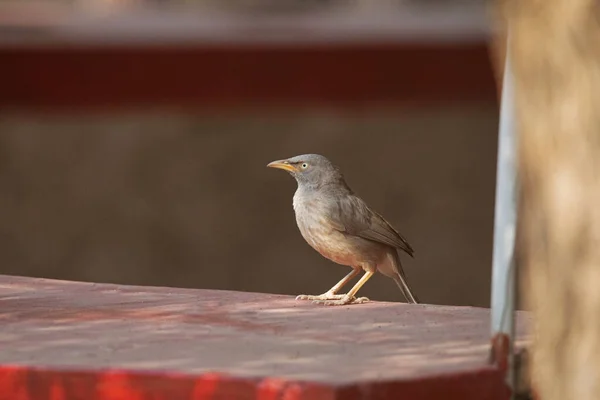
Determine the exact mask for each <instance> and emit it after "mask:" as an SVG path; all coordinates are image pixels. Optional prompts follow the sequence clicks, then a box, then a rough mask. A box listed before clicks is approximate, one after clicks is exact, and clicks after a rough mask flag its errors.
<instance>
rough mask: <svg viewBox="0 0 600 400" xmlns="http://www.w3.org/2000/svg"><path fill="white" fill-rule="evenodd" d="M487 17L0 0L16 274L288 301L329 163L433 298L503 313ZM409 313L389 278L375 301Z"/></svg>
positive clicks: (300, 5)
mask: <svg viewBox="0 0 600 400" xmlns="http://www.w3.org/2000/svg"><path fill="white" fill-rule="evenodd" d="M486 12H487V9H486V5H485V3H482V2H476V1H451V0H439V1H434V0H428V1H424V0H420V1H408V0H404V1H395V2H392V1H390V2H386V3H373V2H371V1H364V2H362V1H358V0H357V1H353V2H342V1H316V0H315V1H285V2H284V1H278V2H268V1H262V2H258V1H254V2H251V1H241V0H239V1H230V2H217V1H209V0H206V1H191V0H190V1H166V0H165V1H159V0H155V1H150V0H148V1H133V0H129V1H127V0H121V1H119V0H111V1H109V0H94V1H92V0H87V1H85V2H83V1H63V2H58V1H56V2H28V1H25V0H19V1H7V0H4V1H0V220H1V221H2V223H1V224H0V237H1V240H0V274H15V275H25V276H37V277H48V278H59V279H73V280H85V281H96V282H114V283H123V284H138V285H155V286H179V287H193V288H207V289H227V290H242V291H257V292H267V293H282V294H290V295H297V294H319V293H322V292H324V291H326V290H327V289H329V288H330V287H331V286H332V285H333V284H334V283H335V282H337V281H338V280H339V279H340V278H341V277H342V276H344V275H345V274H346V273H347V272H348V270H347V267H342V266H338V265H336V264H333V263H331V262H329V261H327V260H325V259H324V258H322V257H321V256H320V255H319V254H317V253H316V252H315V251H314V250H312V249H311V248H310V247H309V246H308V245H307V244H306V243H305V242H304V240H303V239H302V237H301V236H300V233H299V232H298V230H297V227H296V225H295V219H294V214H293V210H292V196H293V193H294V190H295V188H296V184H295V182H294V181H293V179H292V178H291V177H290V176H288V175H287V174H285V173H283V172H281V171H274V170H270V169H267V168H266V167H265V166H266V164H267V163H268V162H270V161H272V160H275V159H280V158H284V157H290V156H293V155H297V154H302V153H308V152H310V153H320V154H323V155H326V156H327V157H329V158H330V159H331V160H332V161H334V162H335V163H336V164H338V165H339V166H340V167H341V168H342V170H343V172H344V174H345V176H346V179H347V181H348V183H349V185H350V186H351V187H352V188H353V189H354V190H355V191H356V192H357V193H358V194H359V195H360V196H361V197H363V198H364V199H365V200H366V201H367V202H368V203H369V204H370V205H371V206H372V207H373V208H374V209H376V210H377V211H379V212H380V213H382V214H383V215H384V216H385V217H386V218H387V219H388V220H389V221H390V222H391V223H392V224H393V225H394V226H395V227H396V228H397V229H398V230H399V231H400V232H401V233H402V234H403V235H404V236H406V238H407V239H408V241H409V242H410V243H411V244H412V246H413V247H414V248H415V250H416V258H415V259H410V258H408V257H402V259H403V261H404V265H405V269H406V272H407V274H408V278H409V281H410V282H411V283H412V285H413V286H414V288H415V291H416V293H417V294H418V295H419V297H420V298H421V300H422V301H423V302H425V303H431V304H448V305H472V306H485V307H487V306H489V297H490V275H491V253H492V227H493V207H494V188H495V168H496V145H497V143H496V142H497V130H498V112H497V108H498V107H497V101H496V87H495V81H494V74H493V72H492V63H491V61H490V59H489V53H488V48H487V43H488V41H489V38H488V36H489V34H488V32H487V28H486V27H487V26H489V21H488V20H487V15H486ZM360 294H361V295H363V296H368V297H370V298H372V299H374V300H388V301H402V296H401V294H400V292H399V291H398V289H397V287H396V286H395V284H394V283H393V282H392V281H391V280H389V279H387V278H385V277H383V276H380V275H376V276H375V277H374V278H373V279H371V280H370V281H369V283H368V284H367V285H365V286H364V287H363V289H361V292H360Z"/></svg>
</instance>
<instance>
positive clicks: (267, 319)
mask: <svg viewBox="0 0 600 400" xmlns="http://www.w3.org/2000/svg"><path fill="white" fill-rule="evenodd" d="M0 307H1V310H2V311H1V314H0V341H1V342H0V343H1V346H2V347H1V349H0V400H34V399H35V400H38V399H39V400H45V399H48V400H78V399H82V400H83V399H85V400H121V399H123V400H163V399H164V400H167V399H168V400H178V399H207V400H208V399H259V400H270V399H273V400H274V399H286V400H296V399H297V400H326V399H331V400H333V399H347V400H354V399H356V400H359V399H360V400H375V399H377V400H384V399H399V398H402V399H406V400H416V399H424V400H425V399H461V400H468V399H478V400H479V399H489V400H496V399H497V400H502V399H508V393H509V392H508V389H507V388H506V386H505V385H504V383H503V373H502V371H501V370H500V369H497V368H496V367H494V366H492V365H490V364H488V362H487V355H488V353H489V340H488V335H489V333H488V331H489V330H488V327H489V324H488V318H489V312H488V310H485V309H477V308H469V307H441V306H429V305H417V306H414V305H407V304H403V303H379V302H373V303H368V304H364V305H355V306H344V307H323V306H318V305H313V304H311V303H307V302H298V301H295V300H294V299H293V298H290V297H289V296H280V295H270V294H257V293H242V292H229V291H215V290H191V289H173V288H155V287H135V286H121V285H108V284H92V283H81V282H64V281H52V280H42V279H32V278H19V277H8V276H0ZM518 318H519V324H518V327H519V337H520V340H521V341H522V340H523V339H524V338H525V328H526V326H525V325H526V324H527V322H528V317H527V315H525V314H520V315H519V317H518Z"/></svg>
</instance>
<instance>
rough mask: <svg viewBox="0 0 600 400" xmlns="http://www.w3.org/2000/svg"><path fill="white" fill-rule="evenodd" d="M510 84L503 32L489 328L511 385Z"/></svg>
mask: <svg viewBox="0 0 600 400" xmlns="http://www.w3.org/2000/svg"><path fill="white" fill-rule="evenodd" d="M513 85H514V81H513V76H512V70H511V65H510V44H509V43H508V35H507V46H506V57H505V66H504V79H503V83H502V97H501V101H500V126H499V132H498V161H497V172H496V174H497V176H496V205H495V216H494V252H493V263H492V297H491V329H492V357H493V359H494V362H495V363H496V364H498V366H499V367H500V368H502V369H503V370H505V371H506V373H507V380H508V384H509V385H510V387H511V388H514V382H515V381H514V371H513V368H512V365H513V362H512V361H513V360H512V354H513V338H514V331H515V326H514V325H515V322H514V314H515V313H514V311H515V295H516V285H515V281H516V271H515V262H514V252H515V236H516V221H517V211H516V210H517V168H516V161H515V160H516V151H517V148H516V146H517V143H516V142H517V141H516V132H515V128H516V127H515V105H514V86H513ZM513 396H514V395H513Z"/></svg>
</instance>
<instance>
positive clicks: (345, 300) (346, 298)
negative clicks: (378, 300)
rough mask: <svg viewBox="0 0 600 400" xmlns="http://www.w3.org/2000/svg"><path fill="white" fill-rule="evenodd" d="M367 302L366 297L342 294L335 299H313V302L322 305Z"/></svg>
mask: <svg viewBox="0 0 600 400" xmlns="http://www.w3.org/2000/svg"><path fill="white" fill-rule="evenodd" d="M367 302H369V299H368V298H367V297H358V298H356V297H350V296H343V297H342V298H341V299H337V300H313V304H321V305H324V306H345V305H350V304H363V303H367Z"/></svg>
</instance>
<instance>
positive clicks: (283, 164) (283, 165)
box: [267, 160, 296, 172]
mask: <svg viewBox="0 0 600 400" xmlns="http://www.w3.org/2000/svg"><path fill="white" fill-rule="evenodd" d="M267 167H269V168H277V169H283V170H284V171H289V172H296V168H294V166H293V165H291V164H290V163H289V162H288V161H287V160H277V161H273V162H270V163H268V164H267Z"/></svg>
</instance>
